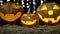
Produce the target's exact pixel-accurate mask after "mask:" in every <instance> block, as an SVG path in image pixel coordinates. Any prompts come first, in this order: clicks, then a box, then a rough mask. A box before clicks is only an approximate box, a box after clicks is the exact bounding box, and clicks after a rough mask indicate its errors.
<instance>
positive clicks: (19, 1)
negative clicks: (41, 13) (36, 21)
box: [0, 0, 60, 13]
mask: <svg viewBox="0 0 60 34" xmlns="http://www.w3.org/2000/svg"><path fill="white" fill-rule="evenodd" d="M0 1H2V2H0V5H1V4H3V3H6V2H7V0H0ZM21 1H22V0H15V1H14V0H10V1H9V2H15V3H17V2H18V3H19V4H20V5H21V6H22V7H23V5H25V7H23V8H24V12H25V13H27V12H28V9H29V8H30V13H33V12H34V11H36V9H37V7H38V6H39V5H40V4H41V0H35V1H33V0H29V1H27V0H23V2H24V4H23V5H22V2H21ZM42 1H43V3H46V2H56V3H58V4H60V0H42ZM33 2H35V3H36V5H34V4H33ZM27 3H28V4H29V5H26V4H27ZM27 6H30V7H29V8H27ZM33 6H35V9H34V8H33ZM35 13H36V12H35Z"/></svg>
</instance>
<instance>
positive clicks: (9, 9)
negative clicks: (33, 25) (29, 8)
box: [0, 2, 23, 22]
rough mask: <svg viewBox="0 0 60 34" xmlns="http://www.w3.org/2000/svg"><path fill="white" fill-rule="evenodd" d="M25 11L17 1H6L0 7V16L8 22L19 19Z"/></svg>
mask: <svg viewBox="0 0 60 34" xmlns="http://www.w3.org/2000/svg"><path fill="white" fill-rule="evenodd" d="M22 12H23V8H22V7H21V6H20V5H17V4H15V3H11V2H10V3H4V4H3V5H2V6H1V7H0V17H1V18H2V19H3V20H5V21H8V22H12V21H15V20H17V19H18V18H19V17H20V16H21V14H22Z"/></svg>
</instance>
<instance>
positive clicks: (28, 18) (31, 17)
mask: <svg viewBox="0 0 60 34" xmlns="http://www.w3.org/2000/svg"><path fill="white" fill-rule="evenodd" d="M38 23H39V19H38V17H37V16H36V15H35V14H32V13H30V14H23V15H22V17H21V24H22V25H23V26H27V27H33V26H36V25H37V24H38Z"/></svg>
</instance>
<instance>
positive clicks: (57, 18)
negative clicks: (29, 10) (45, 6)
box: [38, 13, 60, 23]
mask: <svg viewBox="0 0 60 34" xmlns="http://www.w3.org/2000/svg"><path fill="white" fill-rule="evenodd" d="M38 16H39V18H40V19H41V20H42V21H44V22H46V23H48V21H49V20H50V21H51V22H52V23H56V22H58V21H59V20H60V16H58V17H56V20H54V18H46V17H44V19H43V18H42V17H43V16H42V15H40V14H39V13H38Z"/></svg>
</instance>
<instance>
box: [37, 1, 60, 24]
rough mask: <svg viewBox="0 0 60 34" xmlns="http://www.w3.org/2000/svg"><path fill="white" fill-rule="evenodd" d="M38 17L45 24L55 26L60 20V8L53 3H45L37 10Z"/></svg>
mask: <svg viewBox="0 0 60 34" xmlns="http://www.w3.org/2000/svg"><path fill="white" fill-rule="evenodd" d="M37 15H38V16H39V18H40V19H41V20H42V21H43V22H44V23H45V24H48V23H50V24H55V23H58V21H59V20H60V7H59V5H58V4H56V3H54V2H52V3H50V2H48V3H44V4H42V5H41V6H39V7H38V8H37Z"/></svg>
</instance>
